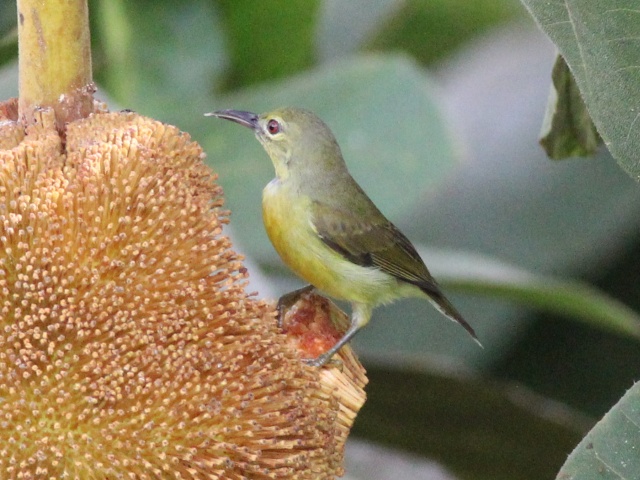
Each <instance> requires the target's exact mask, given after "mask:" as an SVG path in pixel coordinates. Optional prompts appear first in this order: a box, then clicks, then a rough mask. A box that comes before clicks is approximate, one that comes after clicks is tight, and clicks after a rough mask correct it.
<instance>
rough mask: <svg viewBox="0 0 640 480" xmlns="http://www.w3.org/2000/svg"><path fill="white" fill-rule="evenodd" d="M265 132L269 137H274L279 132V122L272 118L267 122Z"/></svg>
mask: <svg viewBox="0 0 640 480" xmlns="http://www.w3.org/2000/svg"><path fill="white" fill-rule="evenodd" d="M267 131H268V132H269V133H270V134H271V135H275V134H276V133H278V132H280V122H278V121H277V120H274V119H273V118H272V119H271V120H269V121H268V122H267Z"/></svg>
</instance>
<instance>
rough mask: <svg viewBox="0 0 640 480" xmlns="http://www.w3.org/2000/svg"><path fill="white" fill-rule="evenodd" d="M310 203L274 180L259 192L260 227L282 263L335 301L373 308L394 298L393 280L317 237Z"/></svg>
mask: <svg viewBox="0 0 640 480" xmlns="http://www.w3.org/2000/svg"><path fill="white" fill-rule="evenodd" d="M310 204H311V200H310V199H309V198H308V197H306V196H301V195H297V194H294V193H293V192H291V191H290V190H289V189H288V187H287V186H286V185H283V184H280V183H279V182H278V181H277V180H274V181H273V182H271V183H269V185H267V186H266V187H265V189H264V191H263V196H262V217H263V220H264V226H265V229H266V231H267V235H268V236H269V239H270V240H271V243H272V244H273V246H274V248H275V249H276V251H277V252H278V254H279V255H280V257H281V258H282V260H283V261H284V263H285V264H287V266H288V267H289V268H290V269H291V270H293V272H294V273H296V274H297V275H298V276H300V277H301V278H303V279H304V280H305V281H307V282H309V283H310V284H312V285H314V286H315V287H316V288H317V289H319V290H321V291H323V292H325V293H327V294H329V295H330V296H332V297H334V298H337V299H344V300H348V301H351V302H363V303H368V304H374V305H375V304H379V303H386V302H388V301H391V300H393V299H395V298H397V297H398V296H399V295H398V292H397V291H395V290H396V289H395V288H394V286H395V284H396V283H397V282H396V281H395V280H394V279H393V278H391V277H390V276H389V275H387V274H385V273H383V272H381V271H379V270H377V269H373V268H365V267H362V266H359V265H355V264H353V263H351V262H349V261H348V260H346V259H345V258H344V257H343V256H342V255H340V254H338V253H336V252H335V251H334V250H332V249H331V248H329V247H328V246H327V245H326V244H325V243H324V242H323V241H322V240H321V239H320V238H319V237H318V235H317V233H316V232H315V230H314V229H313V225H312V223H311V219H310V208H309V207H310ZM394 291H395V292H394ZM402 296H404V295H402Z"/></svg>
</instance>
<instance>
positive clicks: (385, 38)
mask: <svg viewBox="0 0 640 480" xmlns="http://www.w3.org/2000/svg"><path fill="white" fill-rule="evenodd" d="M520 13H521V9H520V8H519V5H518V4H517V3H516V2H513V1H509V0H475V1H473V2H469V1H468V0H406V1H404V2H402V5H401V6H400V8H398V9H397V11H396V12H395V13H394V14H392V15H390V16H389V19H388V20H387V22H386V24H385V25H384V26H383V27H382V28H381V29H380V30H379V31H378V32H376V34H375V36H374V37H373V38H372V39H371V41H370V42H369V43H368V45H367V47H366V48H368V49H371V50H390V49H397V50H401V51H405V52H408V53H410V54H411V55H413V56H414V57H415V58H416V59H417V60H418V61H419V62H420V63H422V64H425V65H427V64H429V63H432V62H434V61H435V60H441V59H443V58H445V57H446V56H447V55H448V54H450V53H451V52H452V51H453V50H455V49H456V48H458V47H460V46H461V45H462V44H464V43H465V42H468V41H469V40H470V39H471V38H472V37H474V36H478V35H480V34H481V33H482V32H484V31H486V30H487V29H489V28H490V27H492V26H495V25H498V24H499V23H502V22H506V21H507V20H512V19H514V18H515V17H516V16H517V15H519V14H520Z"/></svg>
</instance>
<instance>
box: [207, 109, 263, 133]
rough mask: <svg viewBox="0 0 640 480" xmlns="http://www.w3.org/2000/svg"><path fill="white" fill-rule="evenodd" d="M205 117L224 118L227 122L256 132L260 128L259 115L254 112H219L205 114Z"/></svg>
mask: <svg viewBox="0 0 640 480" xmlns="http://www.w3.org/2000/svg"><path fill="white" fill-rule="evenodd" d="M204 115H205V117H218V118H224V119H225V120H231V121H232V122H236V123H239V124H240V125H243V126H245V127H249V128H250V129H252V130H254V131H257V130H258V129H259V128H260V127H259V126H258V115H256V114H255V113H252V112H243V111H242V110H218V111H215V112H211V113H205V114H204Z"/></svg>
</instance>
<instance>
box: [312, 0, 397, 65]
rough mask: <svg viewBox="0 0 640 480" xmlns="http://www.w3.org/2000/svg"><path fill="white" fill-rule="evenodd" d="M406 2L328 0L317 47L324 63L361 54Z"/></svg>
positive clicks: (393, 0) (318, 31)
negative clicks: (357, 53) (366, 44)
mask: <svg viewBox="0 0 640 480" xmlns="http://www.w3.org/2000/svg"><path fill="white" fill-rule="evenodd" d="M403 3H404V0H375V1H373V2H372V1H371V0H349V1H348V2H345V1H344V0H324V1H323V2H322V3H321V7H320V15H319V18H318V27H317V32H316V43H317V48H318V55H319V56H320V58H321V59H322V60H325V61H331V60H335V59H336V58H340V57H343V56H345V55H348V54H350V53H353V52H354V51H355V50H357V49H358V48H359V47H360V45H361V44H362V43H363V42H364V41H365V40H366V39H367V38H369V37H371V36H372V34H373V32H374V31H375V30H376V29H377V28H378V27H379V26H380V24H381V23H382V22H383V21H385V20H386V19H387V17H388V16H389V15H390V14H392V13H393V12H394V11H395V10H397V9H398V7H399V6H400V5H402V4H403Z"/></svg>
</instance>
